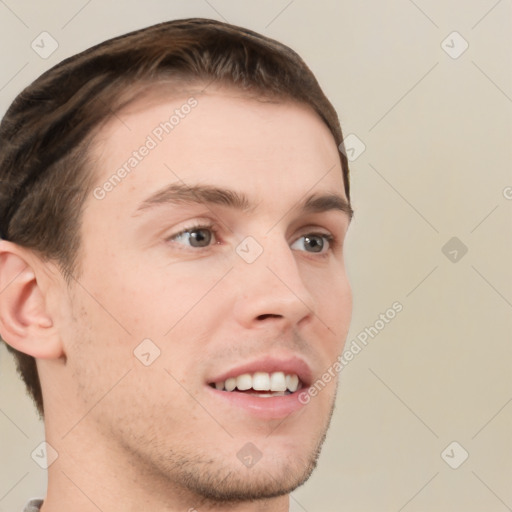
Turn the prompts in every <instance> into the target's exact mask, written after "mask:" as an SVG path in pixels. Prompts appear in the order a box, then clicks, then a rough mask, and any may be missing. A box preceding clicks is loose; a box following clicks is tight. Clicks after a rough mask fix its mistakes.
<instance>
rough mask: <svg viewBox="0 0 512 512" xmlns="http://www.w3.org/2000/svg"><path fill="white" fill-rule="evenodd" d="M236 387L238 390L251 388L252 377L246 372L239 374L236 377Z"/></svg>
mask: <svg viewBox="0 0 512 512" xmlns="http://www.w3.org/2000/svg"><path fill="white" fill-rule="evenodd" d="M236 387H237V388H238V389H239V390H240V391H245V390H247V389H251V388H252V377H251V376H250V375H249V374H248V373H244V374H243V375H239V376H238V377H237V378H236Z"/></svg>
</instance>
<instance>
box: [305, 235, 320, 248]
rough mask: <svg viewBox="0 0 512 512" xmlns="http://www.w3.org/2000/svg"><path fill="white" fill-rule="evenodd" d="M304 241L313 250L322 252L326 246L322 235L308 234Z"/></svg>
mask: <svg viewBox="0 0 512 512" xmlns="http://www.w3.org/2000/svg"><path fill="white" fill-rule="evenodd" d="M304 242H305V243H306V247H309V249H310V250H311V252H322V249H323V248H324V239H323V238H322V237H320V236H307V237H306V238H305V240H304Z"/></svg>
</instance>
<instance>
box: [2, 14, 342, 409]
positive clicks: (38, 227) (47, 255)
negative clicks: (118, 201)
mask: <svg viewBox="0 0 512 512" xmlns="http://www.w3.org/2000/svg"><path fill="white" fill-rule="evenodd" d="M165 81H169V82H170V83H169V87H170V89H169V92H172V85H173V84H174V85H178V82H183V84H185V85H187V84H188V85H190V84H210V83H216V84H219V85H229V86H234V87H235V88H237V89H240V90H242V91H244V92H246V93H248V94H250V95H253V94H254V95H255V96H258V97H261V98H267V99H272V100H279V101H282V100H292V101H295V102H298V103H301V104H306V105H309V106H310V107H312V108H313V109H314V111H315V112H317V114H318V115H319V116H320V117H321V118H322V120H323V121H324V122H325V124H326V125H327V126H328V128H329V130H330V131H331V133H332V135H333V138H334V140H335V143H336V145H339V144H341V143H342V141H343V136H342V131H341V127H340V123H339V119H338V116H337V114H336V111H335V109H334V107H333V106H332V104H331V103H330V102H329V100H328V99H327V98H326V96H325V95H324V93H323V92H322V90H321V88H320V86H319V84H318V82H317V80H316V78H315V77H314V75H313V73H312V72H311V70H310V69H309V68H308V67H307V65H306V64H305V63H304V61H303V60H302V59H301V58H300V57H299V55H297V53H295V52H294V51H293V50H292V49H290V48H289V47H287V46H285V45H284V44H282V43H279V42H278V41H275V40H273V39H270V38H268V37H265V36H262V35H260V34H258V33H256V32H253V31H251V30H248V29H245V28H241V27H237V26H234V25H230V24H227V23H222V22H219V21H214V20H209V19H201V18H191V19H183V20H174V21H169V22H165V23H161V24H158V25H154V26H151V27H148V28H145V29H141V30H137V31H135V32H131V33H129V34H126V35H122V36H119V37H116V38H114V39H110V40H108V41H105V42H103V43H101V44H99V45H97V46H94V47H92V48H90V49H88V50H85V51H84V52H82V53H79V54H77V55H75V56H72V57H70V58H68V59H66V60H64V61H62V62H61V63H59V64H57V65H56V66H54V67H53V68H51V69H50V70H48V71H46V72H45V73H44V74H43V75H41V76H40V77H39V78H37V79H36V80H35V81H34V82H33V83H32V84H31V85H29V86H28V87H27V88H26V89H25V90H23V91H22V92H21V93H20V94H19V95H18V97H17V98H16V99H15V100H14V102H13V103H12V105H11V106H10V108H9V109H8V111H7V113H6V114H5V116H4V118H3V120H2V122H1V124H0V233H1V236H2V238H4V239H7V240H10V241H12V242H14V243H16V244H19V245H20V246H23V247H26V248H29V249H31V250H33V251H34V252H36V253H37V254H38V255H39V256H40V257H41V258H42V259H43V260H52V261H55V262H56V263H57V264H58V266H59V268H60V269H61V271H62V272H63V275H64V277H65V278H66V281H67V282H68V284H69V283H71V281H72V280H73V279H76V278H78V277H79V275H80V271H81V269H80V248H81V245H80V242H81V241H80V226H81V213H82V210H83V205H84V202H85V200H86V198H87V197H88V195H89V194H90V193H91V190H92V187H93V181H94V177H95V176H94V173H93V172H91V168H93V167H94V163H93V162H92V161H91V151H90V147H91V143H92V142H93V140H94V136H95V135H96V133H97V132H98V129H99V127H100V126H102V125H103V124H105V123H106V122H107V121H108V120H110V119H111V118H112V117H113V116H115V115H116V112H118V111H119V110H121V109H122V108H123V107H125V106H126V105H128V104H129V103H131V102H132V101H133V100H135V99H136V98H137V93H139V92H140V91H142V90H143V89H145V88H146V89H147V88H148V87H149V89H151V87H152V86H154V85H156V84H157V83H162V82H165ZM339 155H340V160H341V167H342V171H343V179H344V186H345V193H346V196H347V199H348V200H349V201H350V185H349V169H348V162H347V158H346V156H345V155H344V154H343V153H342V152H339ZM7 347H8V349H9V350H10V351H11V352H12V353H14V356H15V359H16V362H17V369H18V372H19V374H20V375H21V377H22V379H23V380H24V382H25V384H26V387H27V390H28V393H29V394H30V396H31V397H32V398H33V400H34V402H35V405H36V407H37V410H38V411H39V413H40V415H41V416H43V415H44V407H43V397H42V391H41V385H40V381H39V376H38V372H37V367H36V361H35V359H34V358H33V357H32V356H29V355H27V354H24V353H22V352H19V351H17V350H15V349H14V348H12V347H10V346H9V344H8V343H7Z"/></svg>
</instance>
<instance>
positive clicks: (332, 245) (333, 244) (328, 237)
mask: <svg viewBox="0 0 512 512" xmlns="http://www.w3.org/2000/svg"><path fill="white" fill-rule="evenodd" d="M202 229H206V230H209V231H211V233H212V235H213V239H214V243H212V244H210V245H208V246H207V247H196V248H195V250H196V251H197V250H199V249H203V250H205V249H209V248H211V247H212V246H213V245H219V244H220V243H221V242H220V241H219V230H218V228H217V226H216V225H215V224H194V225H192V226H189V227H186V228H185V229H182V230H181V231H180V232H178V233H175V234H173V235H171V236H169V237H167V238H166V239H165V242H168V243H172V242H173V241H174V240H175V239H177V238H178V237H180V236H183V235H184V234H186V233H191V232H193V231H199V230H202ZM305 236H319V237H321V238H323V239H324V240H325V241H327V243H328V244H329V248H328V250H327V251H326V252H322V253H314V252H309V253H308V252H307V251H302V252H306V253H307V254H313V255H315V256H316V257H326V256H327V255H328V253H329V252H332V251H334V250H335V249H336V248H337V247H338V239H337V237H335V236H334V235H332V234H330V233H322V232H315V231H310V232H305V233H304V234H302V235H300V236H299V237H298V238H296V239H295V240H294V241H293V243H295V242H296V241H297V240H299V239H300V238H302V237H305ZM178 245H181V244H178ZM185 250H187V249H185Z"/></svg>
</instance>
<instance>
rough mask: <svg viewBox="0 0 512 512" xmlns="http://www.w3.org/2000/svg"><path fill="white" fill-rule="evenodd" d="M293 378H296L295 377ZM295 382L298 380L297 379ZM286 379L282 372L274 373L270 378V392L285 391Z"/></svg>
mask: <svg viewBox="0 0 512 512" xmlns="http://www.w3.org/2000/svg"><path fill="white" fill-rule="evenodd" d="M295 377H297V376H296V375H295ZM297 380H299V378H298V377H297ZM286 388H287V386H286V377H285V376H284V373H283V372H274V373H273V374H272V375H271V376H270V389H271V390H272V391H286ZM290 391H291V390H290Z"/></svg>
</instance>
